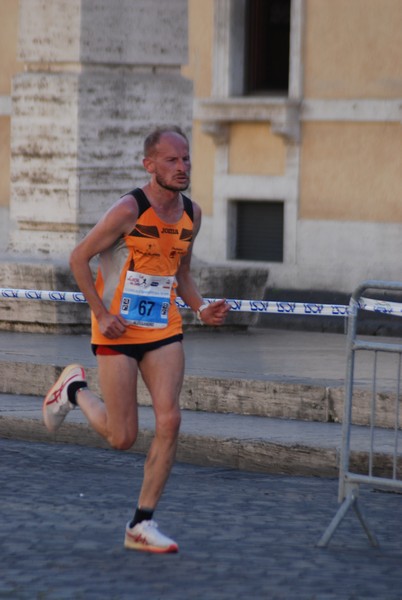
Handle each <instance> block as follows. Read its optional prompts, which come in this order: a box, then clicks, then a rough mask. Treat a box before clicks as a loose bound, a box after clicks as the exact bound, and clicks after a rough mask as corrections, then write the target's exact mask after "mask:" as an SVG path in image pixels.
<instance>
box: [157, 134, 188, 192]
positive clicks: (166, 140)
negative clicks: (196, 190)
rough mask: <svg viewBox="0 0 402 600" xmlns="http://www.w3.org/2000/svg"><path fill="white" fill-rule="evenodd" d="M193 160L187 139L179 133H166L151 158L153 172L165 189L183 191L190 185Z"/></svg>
mask: <svg viewBox="0 0 402 600" xmlns="http://www.w3.org/2000/svg"><path fill="white" fill-rule="evenodd" d="M190 171H191V161H190V152H189V147H188V144H187V142H186V140H185V139H184V138H183V137H182V136H181V135H179V134H177V133H164V134H163V135H162V137H161V139H160V140H159V143H158V144H157V146H156V152H155V154H154V155H153V156H152V158H151V172H152V173H153V175H154V177H155V180H156V182H157V183H158V185H160V186H161V187H162V188H164V189H165V190H170V191H172V192H182V191H184V190H186V189H187V188H188V186H189V185H190Z"/></svg>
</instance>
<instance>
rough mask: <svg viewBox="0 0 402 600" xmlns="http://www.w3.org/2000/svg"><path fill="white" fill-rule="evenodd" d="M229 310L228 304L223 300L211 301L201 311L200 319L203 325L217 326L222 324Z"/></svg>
mask: <svg viewBox="0 0 402 600" xmlns="http://www.w3.org/2000/svg"><path fill="white" fill-rule="evenodd" d="M229 311H230V304H228V303H227V302H226V300H225V299H223V300H216V301H215V302H211V304H209V305H208V306H207V308H205V309H204V310H203V311H202V313H201V320H202V322H203V323H205V325H211V326H214V327H217V326H218V325H223V323H224V321H225V319H226V315H227V314H228V312H229Z"/></svg>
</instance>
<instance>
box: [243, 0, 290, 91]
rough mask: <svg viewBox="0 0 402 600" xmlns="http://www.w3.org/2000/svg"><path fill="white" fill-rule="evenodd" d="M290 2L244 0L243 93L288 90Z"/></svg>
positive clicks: (286, 0)
mask: <svg viewBox="0 0 402 600" xmlns="http://www.w3.org/2000/svg"><path fill="white" fill-rule="evenodd" d="M289 44H290V0H247V3H246V40H245V93H246V94H264V93H265V94H286V95H287V93H288V88H289Z"/></svg>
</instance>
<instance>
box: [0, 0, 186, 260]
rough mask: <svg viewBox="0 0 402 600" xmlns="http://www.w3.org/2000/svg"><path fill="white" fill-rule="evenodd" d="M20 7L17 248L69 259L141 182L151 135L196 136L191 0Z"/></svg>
mask: <svg viewBox="0 0 402 600" xmlns="http://www.w3.org/2000/svg"><path fill="white" fill-rule="evenodd" d="M20 12H21V14H20V60H22V61H23V62H24V65H25V70H24V72H23V73H20V74H18V75H16V76H15V78H14V81H13V92H12V126H11V127H12V132H11V138H12V142H11V143H12V161H11V172H12V183H11V206H10V215H11V221H12V223H13V231H12V232H11V237H10V250H11V252H12V253H17V254H18V255H21V256H22V255H29V256H30V257H38V258H39V259H42V260H43V259H46V258H48V259H49V260H56V259H60V260H62V261H63V260H66V258H67V256H68V255H69V252H70V251H71V249H72V248H73V246H74V245H75V244H76V242H77V240H78V239H80V238H81V237H82V235H83V234H84V233H85V232H86V231H87V230H88V229H89V228H90V227H91V226H92V225H93V224H94V223H95V222H96V221H97V220H98V218H99V216H100V215H101V214H102V213H103V212H104V211H105V209H106V208H107V207H108V206H110V204H111V203H112V202H113V201H114V200H115V199H117V198H118V197H119V196H120V195H121V194H123V193H124V192H125V191H128V190H130V189H132V187H134V186H135V185H138V184H142V183H143V182H144V172H143V170H142V167H141V166H140V165H141V158H142V141H143V137H144V135H145V134H146V132H147V131H148V130H149V129H150V128H151V127H152V126H154V125H156V124H162V123H178V124H179V125H181V126H182V127H183V128H184V129H185V130H186V131H187V132H188V133H190V131H191V119H192V114H191V106H192V86H191V83H190V82H189V81H187V80H185V79H184V78H183V77H182V75H181V71H180V68H181V65H182V64H184V63H186V62H187V0H169V2H166V1H163V0H114V1H113V2H111V1H110V0H52V1H49V0H20Z"/></svg>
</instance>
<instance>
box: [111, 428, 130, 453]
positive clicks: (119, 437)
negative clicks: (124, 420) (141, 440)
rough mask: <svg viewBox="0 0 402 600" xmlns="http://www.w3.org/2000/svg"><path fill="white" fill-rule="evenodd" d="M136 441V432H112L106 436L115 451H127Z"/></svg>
mask: <svg viewBox="0 0 402 600" xmlns="http://www.w3.org/2000/svg"><path fill="white" fill-rule="evenodd" d="M136 439H137V432H136V431H114V432H111V433H110V434H109V435H108V442H109V444H110V446H112V448H114V449H115V450H129V449H130V448H131V446H133V444H134V443H135V440H136Z"/></svg>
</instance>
